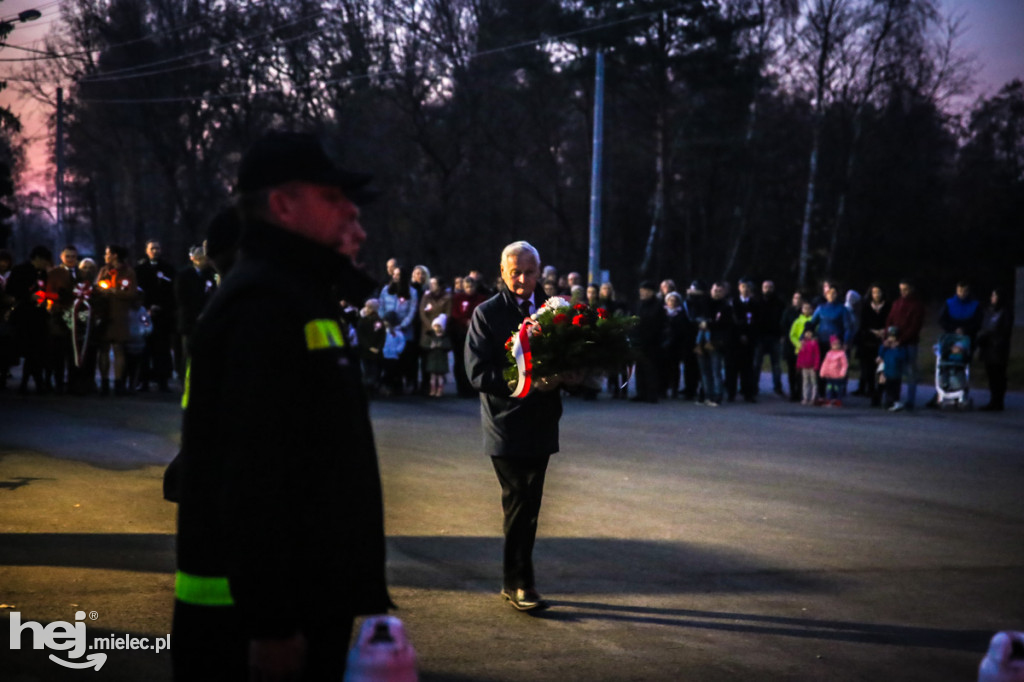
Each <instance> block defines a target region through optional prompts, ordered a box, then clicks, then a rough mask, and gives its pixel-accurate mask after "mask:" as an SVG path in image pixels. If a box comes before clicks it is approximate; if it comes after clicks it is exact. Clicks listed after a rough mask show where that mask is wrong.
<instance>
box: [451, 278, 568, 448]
mask: <svg viewBox="0 0 1024 682" xmlns="http://www.w3.org/2000/svg"><path fill="white" fill-rule="evenodd" d="M534 301H535V302H537V303H538V304H539V303H540V299H539V294H537V293H535V294H534ZM522 321H523V314H522V312H520V310H519V306H518V305H517V304H516V297H515V295H513V294H512V293H511V292H509V291H507V290H503V291H500V292H498V293H497V294H495V295H494V296H492V297H491V298H489V299H487V300H486V301H484V302H483V303H481V304H480V305H479V306H478V307H477V309H476V310H474V311H473V317H472V319H471V320H470V323H469V334H468V336H467V337H466V347H465V355H466V375H467V376H468V377H469V381H470V383H471V384H472V385H473V388H475V389H476V390H478V391H480V413H481V417H482V421H483V431H484V454H486V455H490V456H491V457H540V456H543V455H550V454H553V453H555V452H558V420H559V419H560V418H561V416H562V398H561V395H560V392H559V391H531V392H530V393H529V394H528V395H527V396H526V397H525V398H522V399H520V398H512V397H511V395H512V389H510V388H509V386H508V382H506V381H505V379H504V377H503V376H502V373H503V372H504V370H505V367H506V366H508V361H507V359H506V357H505V342H506V341H507V340H508V338H509V337H510V336H511V335H512V334H513V333H514V332H515V331H516V330H518V329H519V323H520V322H522Z"/></svg>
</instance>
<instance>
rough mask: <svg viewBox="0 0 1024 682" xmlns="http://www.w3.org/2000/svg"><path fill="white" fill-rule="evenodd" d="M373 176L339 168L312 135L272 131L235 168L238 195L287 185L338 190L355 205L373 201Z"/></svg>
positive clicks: (257, 142) (317, 139)
mask: <svg viewBox="0 0 1024 682" xmlns="http://www.w3.org/2000/svg"><path fill="white" fill-rule="evenodd" d="M371 179H372V176H370V175H366V174H365V173H354V172H351V171H347V170H345V169H343V168H341V167H340V166H339V165H338V164H336V163H335V162H334V160H333V159H331V157H330V156H328V154H327V152H326V151H325V150H324V146H323V143H322V142H321V140H320V137H319V136H317V135H314V134H313V133H298V132H290V131H278V130H272V131H270V132H269V133H267V134H266V135H264V136H263V137H261V138H260V139H259V140H257V141H256V142H255V144H253V145H252V146H251V147H250V148H249V150H248V151H247V152H246V153H245V155H244V156H243V157H242V163H241V164H240V165H239V167H238V185H237V187H236V190H237V191H238V192H253V191H256V190H261V189H266V188H268V187H277V186H278V185H283V184H285V183H288V182H309V183H313V184H316V185H329V186H331V187H338V188H340V189H341V190H343V191H344V192H345V194H346V195H347V196H348V197H349V198H350V199H351V200H352V201H354V202H355V203H357V204H364V203H367V202H368V201H370V200H372V199H373V197H374V193H373V192H371V191H370V190H368V189H367V185H368V184H369V183H370V180H371Z"/></svg>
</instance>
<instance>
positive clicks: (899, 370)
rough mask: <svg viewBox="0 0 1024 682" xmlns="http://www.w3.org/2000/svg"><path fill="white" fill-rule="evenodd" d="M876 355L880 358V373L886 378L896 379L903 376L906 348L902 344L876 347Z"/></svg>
mask: <svg viewBox="0 0 1024 682" xmlns="http://www.w3.org/2000/svg"><path fill="white" fill-rule="evenodd" d="M878 357H880V358H882V373H883V374H885V378H886V379H890V380H892V381H896V380H897V379H900V378H901V377H902V376H903V368H904V367H905V366H906V364H907V349H906V348H904V347H903V346H896V347H894V348H887V347H886V346H884V345H883V346H882V347H881V348H879V349H878Z"/></svg>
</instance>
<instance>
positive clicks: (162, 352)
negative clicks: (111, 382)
mask: <svg viewBox="0 0 1024 682" xmlns="http://www.w3.org/2000/svg"><path fill="white" fill-rule="evenodd" d="M161 252H162V249H161V247H160V242H159V241H157V240H156V239H150V240H149V241H148V242H146V257H145V258H143V259H142V260H141V261H139V264H138V265H137V266H135V279H136V281H137V282H138V284H139V288H140V289H142V305H144V306H145V307H146V310H148V311H149V317H150V319H151V320H153V331H152V332H151V333H150V334H149V336H147V337H146V350H145V352H144V354H143V356H142V376H141V377H140V383H139V386H138V390H140V391H148V390H149V382H150V381H156V383H157V386H159V387H160V390H161V391H164V392H166V391H169V390H170V388H169V387H168V385H167V382H168V380H169V379H170V378H171V372H172V369H173V364H172V362H171V347H172V339H173V337H174V332H175V327H174V323H175V316H174V313H175V300H174V276H175V272H174V268H173V267H172V266H171V264H170V263H168V262H167V261H165V260H162V259H161V258H160V253H161Z"/></svg>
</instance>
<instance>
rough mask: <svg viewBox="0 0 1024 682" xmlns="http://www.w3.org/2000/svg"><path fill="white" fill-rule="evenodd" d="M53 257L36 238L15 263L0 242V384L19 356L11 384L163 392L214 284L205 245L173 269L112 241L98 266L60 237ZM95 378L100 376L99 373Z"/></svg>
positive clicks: (155, 253)
mask: <svg viewBox="0 0 1024 682" xmlns="http://www.w3.org/2000/svg"><path fill="white" fill-rule="evenodd" d="M59 258H60V260H59V263H58V264H56V265H54V262H53V255H52V253H51V251H50V250H49V249H48V248H46V247H45V246H36V247H35V248H33V249H32V250H31V252H30V253H29V257H28V260H26V261H25V262H24V263H20V264H17V265H14V264H13V258H12V256H11V254H10V253H9V252H7V251H0V389H5V388H6V387H7V379H8V378H9V376H10V374H9V371H10V368H11V367H13V366H16V365H17V364H18V363H19V362H21V363H22V372H21V383H20V385H19V387H18V391H19V392H20V393H23V394H27V393H29V385H30V382H31V384H32V387H33V389H34V390H35V392H36V393H39V394H45V393H50V392H56V393H68V394H72V395H87V394H92V393H99V394H100V395H103V396H107V395H110V394H111V393H113V394H114V395H118V396H121V395H128V394H130V393H134V392H136V391H148V390H150V387H151V385H152V386H154V387H155V388H156V389H157V390H160V391H164V392H170V391H171V390H172V389H171V387H170V381H171V379H172V377H173V375H174V373H175V371H177V373H178V374H179V376H183V375H184V366H183V358H184V357H185V349H187V345H188V338H189V335H190V334H191V332H192V330H193V328H194V326H195V323H196V320H197V319H198V317H199V314H200V312H202V310H203V307H204V306H205V304H206V302H207V300H209V298H210V297H211V295H212V293H213V291H214V290H215V289H216V287H217V281H218V278H217V273H216V271H215V270H214V269H213V267H212V265H211V263H210V261H209V259H208V258H207V257H206V252H205V248H204V247H203V246H196V247H193V248H192V249H191V250H190V252H189V258H190V264H189V265H188V266H186V267H184V268H181V269H178V268H175V267H173V266H172V265H171V264H170V263H168V262H167V261H165V260H163V259H162V258H161V246H160V242H159V241H156V240H151V241H149V242H147V243H146V255H145V257H144V258H143V259H141V260H139V261H138V262H137V263H136V264H135V265H134V266H133V265H132V264H131V261H130V260H129V258H128V253H127V251H126V249H124V248H123V247H121V246H118V245H116V244H110V245H108V246H107V247H106V249H105V250H104V253H103V265H102V266H98V265H97V263H96V262H95V261H94V260H93V259H92V258H79V253H78V249H77V248H76V247H75V246H74V245H70V244H69V245H67V246H65V247H64V248H63V249H61V251H60V257H59ZM97 377H98V381H97Z"/></svg>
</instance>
